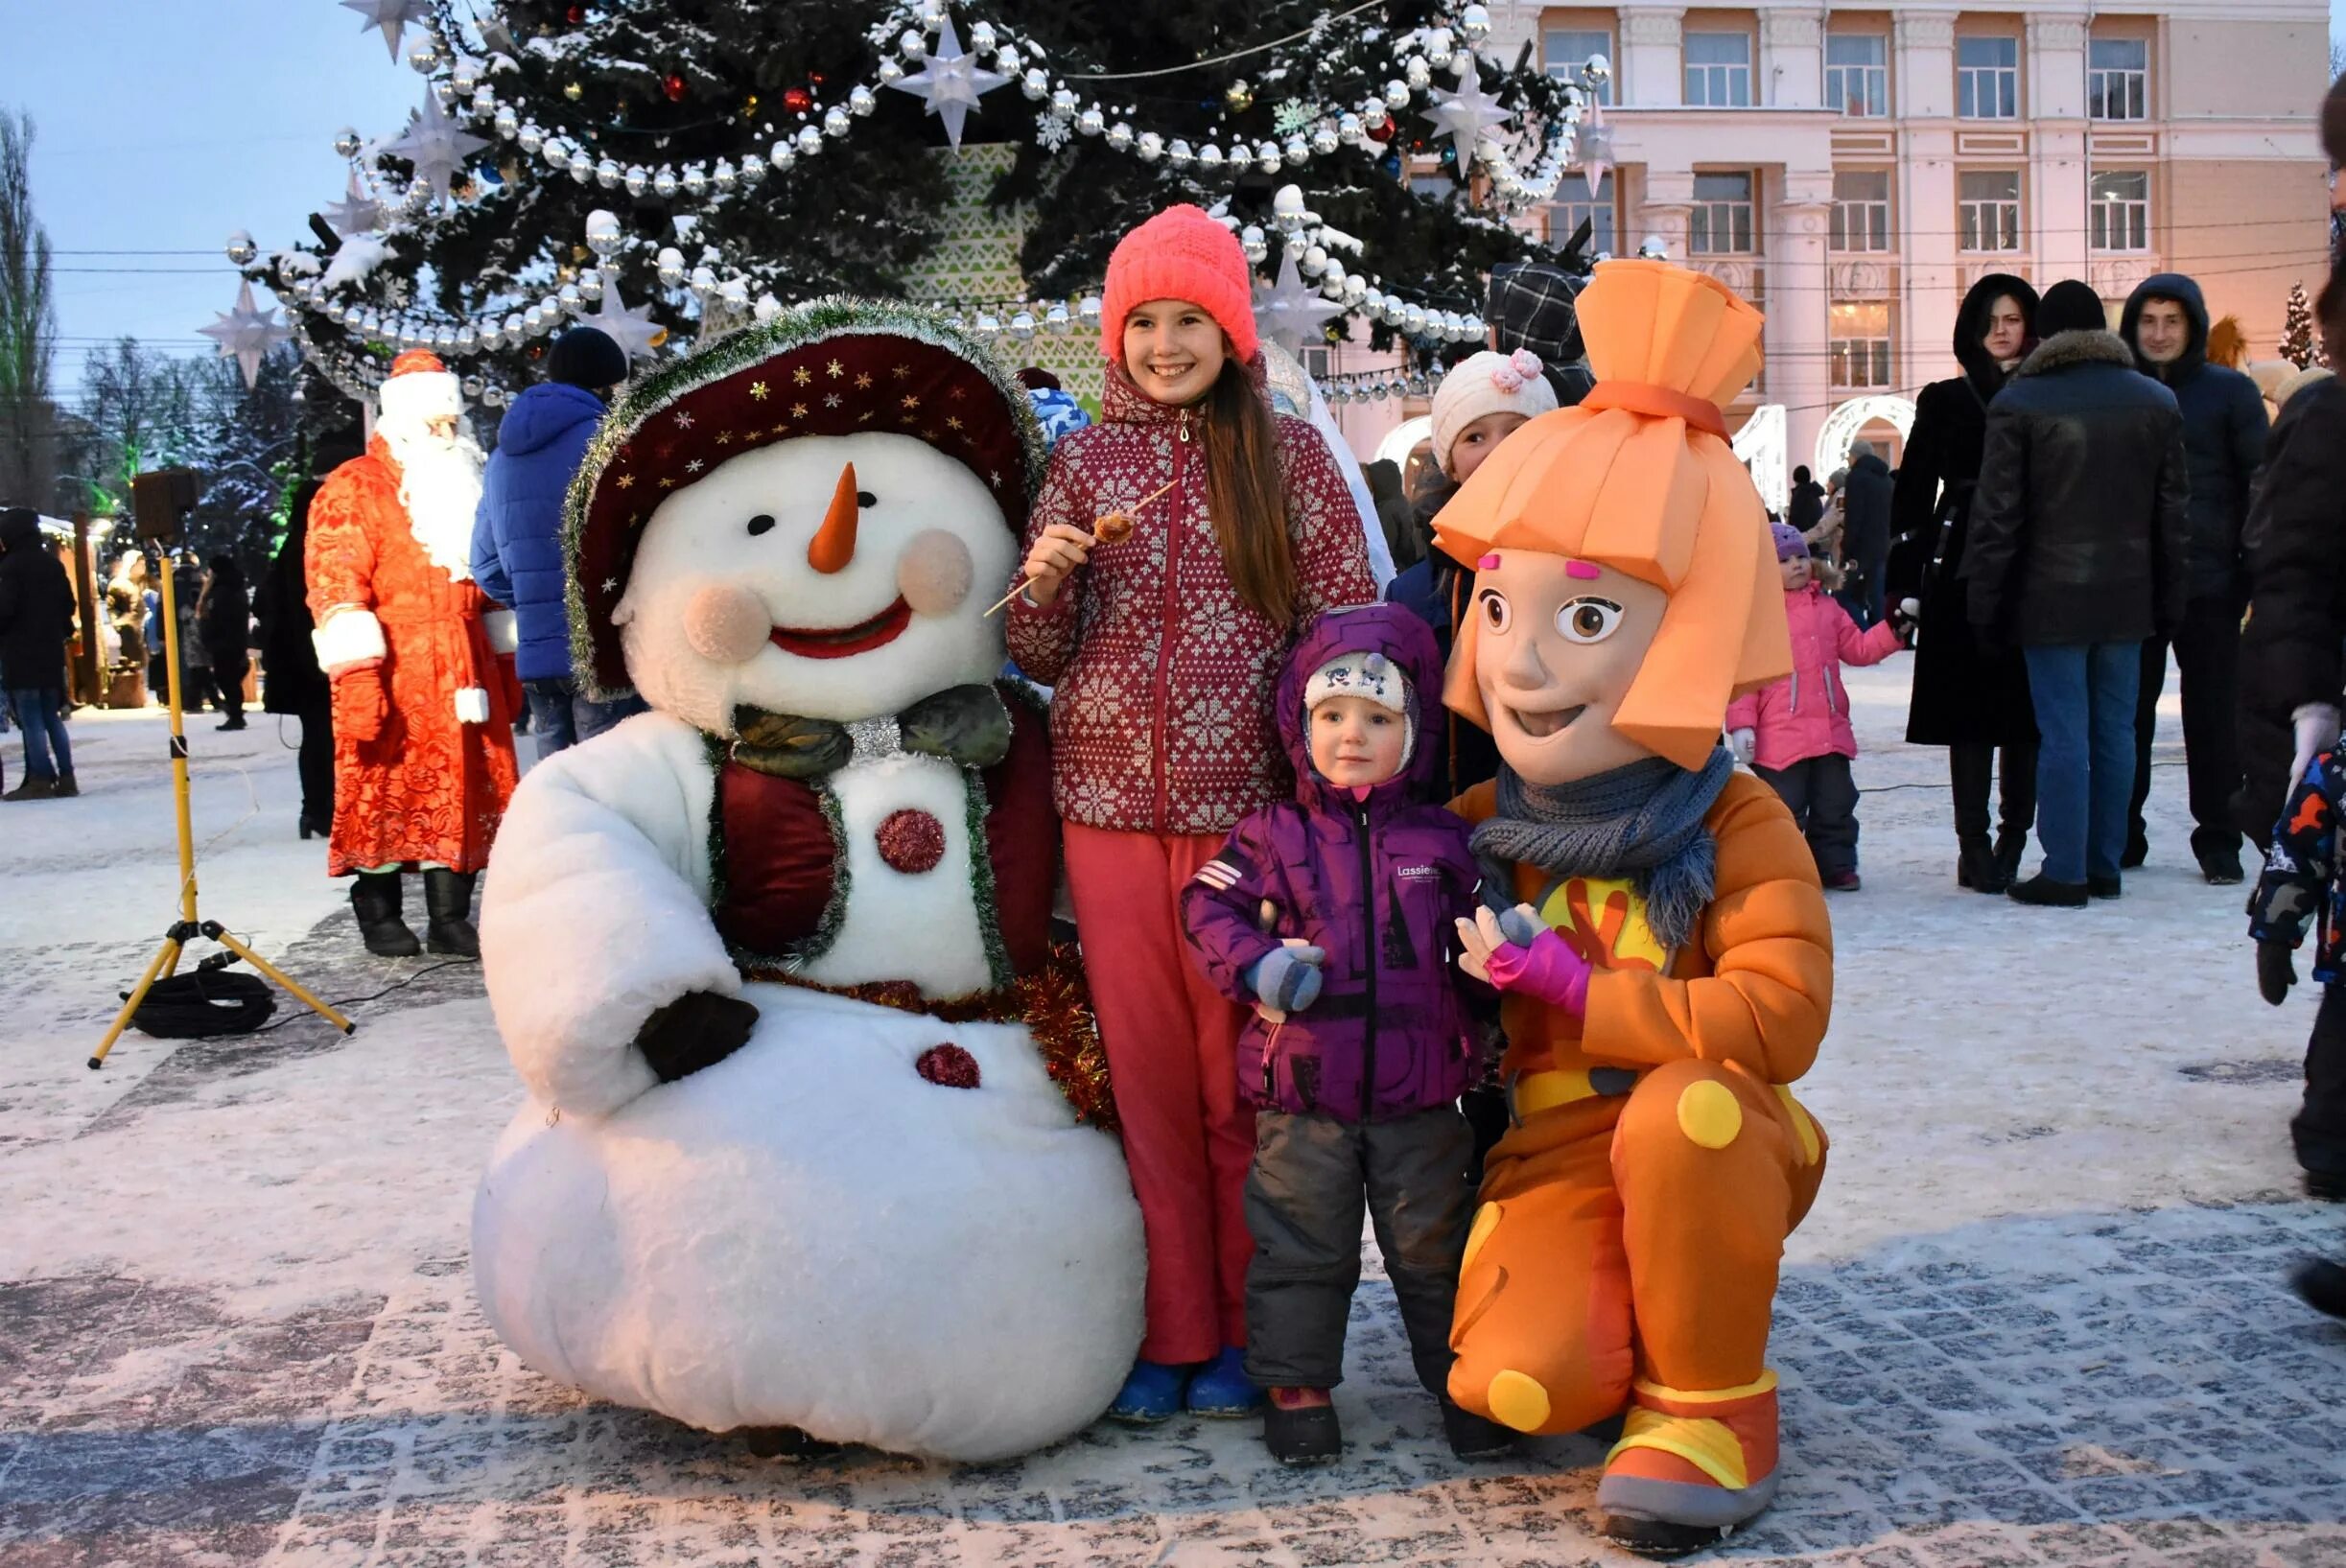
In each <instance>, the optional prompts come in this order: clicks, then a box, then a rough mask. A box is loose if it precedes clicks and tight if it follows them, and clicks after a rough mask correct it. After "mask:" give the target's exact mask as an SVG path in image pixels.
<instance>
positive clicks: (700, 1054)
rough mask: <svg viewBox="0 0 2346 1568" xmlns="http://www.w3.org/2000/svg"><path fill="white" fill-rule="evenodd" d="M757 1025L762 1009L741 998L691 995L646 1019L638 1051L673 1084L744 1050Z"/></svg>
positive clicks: (708, 993)
mask: <svg viewBox="0 0 2346 1568" xmlns="http://www.w3.org/2000/svg"><path fill="white" fill-rule="evenodd" d="M757 1022H758V1009H757V1007H756V1006H755V1005H754V1004H752V1003H750V1002H745V1001H743V1000H741V999H740V998H739V996H720V995H717V994H716V992H714V991H688V992H686V993H685V994H684V995H681V996H679V997H677V998H676V999H675V1000H674V1001H672V1002H670V1003H669V1004H668V1005H667V1006H666V1007H663V1008H661V1009H660V1010H659V1011H658V1012H656V1013H654V1014H652V1016H651V1017H650V1018H645V1020H644V1027H643V1028H641V1029H639V1030H637V1031H636V1036H635V1046H636V1049H637V1050H639V1051H642V1052H643V1053H644V1060H645V1061H646V1062H648V1063H650V1064H651V1070H652V1071H653V1072H656V1073H658V1074H659V1075H660V1082H662V1083H664V1084H672V1083H674V1082H675V1081H676V1080H677V1079H679V1078H686V1077H690V1076H691V1075H692V1074H693V1073H696V1072H698V1071H700V1070H701V1068H703V1067H714V1066H716V1065H717V1064H718V1063H719V1062H722V1061H724V1060H725V1058H727V1057H729V1056H731V1055H732V1054H733V1053H734V1052H736V1051H738V1050H739V1049H740V1048H741V1047H742V1046H743V1045H744V1044H746V1043H747V1042H748V1041H749V1032H750V1030H751V1029H752V1028H753V1027H755V1026H756V1024H757Z"/></svg>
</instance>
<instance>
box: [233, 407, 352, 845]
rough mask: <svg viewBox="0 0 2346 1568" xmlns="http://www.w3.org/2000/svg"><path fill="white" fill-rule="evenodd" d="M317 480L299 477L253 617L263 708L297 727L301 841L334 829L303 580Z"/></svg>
mask: <svg viewBox="0 0 2346 1568" xmlns="http://www.w3.org/2000/svg"><path fill="white" fill-rule="evenodd" d="M353 456H357V453H356V452H355V451H354V450H350V449H347V448H344V449H340V450H328V449H321V450H320V451H319V453H318V457H317V469H316V470H315V472H318V473H326V472H331V471H332V470H333V469H335V468H337V467H339V466H340V464H341V463H342V462H344V461H346V460H348V459H349V458H350V457H353ZM318 483H319V481H318V480H315V479H313V480H305V481H304V482H303V483H302V485H301V487H300V488H299V489H297V490H295V491H294V492H293V519H292V521H291V523H290V524H289V525H288V527H286V530H285V543H284V544H282V545H280V546H279V547H278V548H277V554H276V558H275V559H273V560H271V561H270V563H269V571H268V572H267V573H264V574H263V575H262V577H261V580H260V582H259V584H258V585H257V586H256V587H255V589H254V591H253V597H252V613H253V619H254V620H256V621H258V622H259V626H260V644H259V645H260V649H261V674H262V680H263V685H262V688H261V707H262V709H263V710H264V711H266V712H268V713H271V714H290V715H291V716H293V718H295V719H297V720H299V721H300V724H301V751H300V754H299V758H298V761H297V766H298V768H299V771H300V775H301V818H300V822H299V824H298V826H299V828H300V831H301V836H302V837H303V838H311V837H317V838H323V837H325V836H326V834H327V833H329V832H330V831H333V828H334V703H333V699H332V697H331V695H330V693H329V691H328V689H327V686H326V673H325V671H324V670H322V669H320V668H318V667H317V647H316V646H315V644H312V642H311V640H310V634H311V633H312V632H314V631H316V630H317V623H316V622H315V621H313V620H311V618H310V606H309V604H308V602H307V598H308V594H309V588H308V585H307V584H306V583H305V581H304V580H303V577H302V555H303V552H304V550H307V549H308V546H309V536H310V503H312V502H313V501H315V500H317V488H318Z"/></svg>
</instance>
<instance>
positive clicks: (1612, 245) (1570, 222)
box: [1548, 172, 1621, 256]
mask: <svg viewBox="0 0 2346 1568" xmlns="http://www.w3.org/2000/svg"><path fill="white" fill-rule="evenodd" d="M1582 219H1586V220H1588V254H1590V255H1595V254H1596V253H1598V252H1599V251H1602V252H1604V253H1605V254H1607V255H1608V256H1618V255H1619V254H1621V246H1620V243H1619V241H1620V226H1619V224H1618V223H1617V222H1615V219H1614V210H1613V176H1611V175H1609V174H1607V176H1605V177H1604V179H1602V180H1600V181H1599V182H1598V184H1597V194H1596V195H1595V196H1594V197H1591V196H1590V195H1589V194H1588V181H1586V180H1585V179H1583V178H1582V177H1581V176H1580V175H1579V174H1578V173H1577V172H1576V173H1571V174H1567V175H1565V176H1564V177H1563V180H1562V182H1561V183H1560V184H1559V185H1558V187H1557V192H1556V200H1555V202H1554V203H1553V204H1551V205H1550V206H1549V208H1548V243H1549V244H1550V245H1562V244H1563V243H1564V242H1565V241H1567V240H1569V239H1571V238H1572V236H1573V235H1574V234H1575V233H1576V232H1577V231H1578V230H1579V229H1580V226H1581V220H1582Z"/></svg>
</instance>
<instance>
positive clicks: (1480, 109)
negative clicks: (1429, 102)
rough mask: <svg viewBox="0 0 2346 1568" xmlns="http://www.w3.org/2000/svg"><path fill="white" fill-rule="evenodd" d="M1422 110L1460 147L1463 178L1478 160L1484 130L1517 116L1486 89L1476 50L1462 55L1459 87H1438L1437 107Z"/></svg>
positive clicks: (1437, 131) (1438, 132) (1436, 131)
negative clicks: (1471, 164)
mask: <svg viewBox="0 0 2346 1568" xmlns="http://www.w3.org/2000/svg"><path fill="white" fill-rule="evenodd" d="M1420 112H1422V113H1423V114H1424V116H1425V117H1426V118H1427V119H1428V120H1431V121H1433V122H1434V134H1436V135H1437V136H1447V137H1449V138H1450V145H1451V146H1452V147H1454V148H1456V149H1457V150H1458V172H1459V176H1460V177H1461V178H1462V179H1463V178H1464V177H1465V176H1466V166H1467V165H1468V164H1470V163H1472V162H1473V161H1474V145H1475V143H1476V142H1478V141H1480V140H1481V139H1482V135H1483V132H1484V131H1486V130H1489V129H1491V128H1492V127H1494V126H1503V125H1505V124H1507V122H1508V121H1510V120H1512V119H1513V118H1514V116H1513V114H1511V113H1509V112H1508V111H1507V110H1506V109H1503V108H1501V107H1499V101H1498V100H1497V99H1495V98H1493V97H1491V96H1490V94H1489V93H1487V92H1485V91H1483V69H1482V66H1481V65H1480V64H1479V63H1478V62H1477V61H1476V60H1475V58H1474V52H1473V51H1472V50H1466V51H1465V52H1464V53H1462V54H1461V55H1460V56H1459V59H1458V86H1457V88H1456V90H1455V91H1453V90H1452V89H1450V88H1447V87H1436V88H1435V89H1434V106H1433V107H1432V108H1430V109H1424V110H1421V111H1420Z"/></svg>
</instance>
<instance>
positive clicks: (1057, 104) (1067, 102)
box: [1051, 87, 1082, 120]
mask: <svg viewBox="0 0 2346 1568" xmlns="http://www.w3.org/2000/svg"><path fill="white" fill-rule="evenodd" d="M1081 102H1082V100H1080V99H1078V98H1077V97H1076V96H1075V89H1074V88H1072V87H1061V88H1059V89H1057V90H1056V91H1054V92H1053V93H1052V94H1051V112H1052V113H1053V114H1056V115H1057V116H1059V118H1061V119H1062V120H1071V119H1073V118H1074V117H1075V107H1076V105H1078V104H1079V103H1081Z"/></svg>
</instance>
